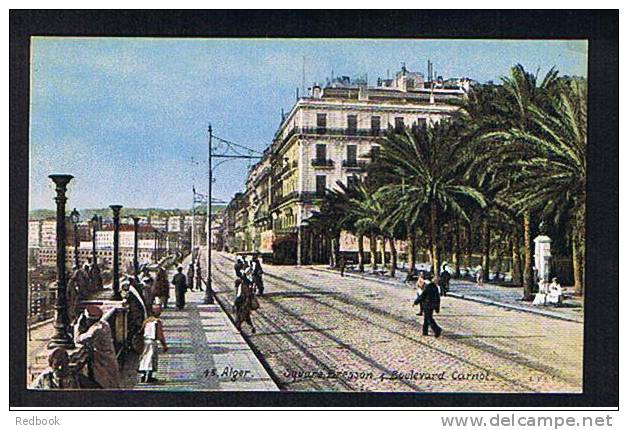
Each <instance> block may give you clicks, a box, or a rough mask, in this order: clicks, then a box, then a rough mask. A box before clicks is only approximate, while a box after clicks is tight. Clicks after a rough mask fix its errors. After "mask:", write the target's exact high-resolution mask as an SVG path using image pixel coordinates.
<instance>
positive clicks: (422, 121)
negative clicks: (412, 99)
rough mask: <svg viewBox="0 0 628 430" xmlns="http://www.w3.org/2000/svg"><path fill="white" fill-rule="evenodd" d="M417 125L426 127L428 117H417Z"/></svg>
mask: <svg viewBox="0 0 628 430" xmlns="http://www.w3.org/2000/svg"><path fill="white" fill-rule="evenodd" d="M416 125H417V126H419V127H425V126H426V125H427V119H426V118H417V120H416Z"/></svg>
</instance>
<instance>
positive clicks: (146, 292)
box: [142, 276, 155, 314]
mask: <svg viewBox="0 0 628 430" xmlns="http://www.w3.org/2000/svg"><path fill="white" fill-rule="evenodd" d="M142 294H143V296H144V304H145V305H146V310H147V311H148V313H149V314H150V312H151V309H152V306H153V302H154V301H155V282H154V281H153V278H152V277H151V276H145V277H144V278H143V279H142Z"/></svg>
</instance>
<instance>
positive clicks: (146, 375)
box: [138, 304, 168, 382]
mask: <svg viewBox="0 0 628 430" xmlns="http://www.w3.org/2000/svg"><path fill="white" fill-rule="evenodd" d="M152 312H153V315H152V316H149V317H148V318H146V319H145V320H144V323H143V324H142V336H143V338H144V350H143V351H142V355H141V357H140V366H139V369H138V370H139V372H140V373H141V377H140V382H157V379H156V378H154V377H153V372H156V371H157V370H158V358H159V349H158V348H159V346H158V345H157V341H159V342H160V343H161V346H162V348H163V350H164V352H167V351H168V345H167V344H166V337H165V336H164V326H163V323H162V321H161V319H160V318H159V316H160V315H161V305H159V304H155V305H153V308H152Z"/></svg>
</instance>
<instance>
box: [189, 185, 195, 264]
mask: <svg viewBox="0 0 628 430" xmlns="http://www.w3.org/2000/svg"><path fill="white" fill-rule="evenodd" d="M195 217H196V189H195V188H194V185H192V231H191V232H190V242H191V248H192V250H191V252H190V253H191V254H192V262H194V226H195V225H196V220H195Z"/></svg>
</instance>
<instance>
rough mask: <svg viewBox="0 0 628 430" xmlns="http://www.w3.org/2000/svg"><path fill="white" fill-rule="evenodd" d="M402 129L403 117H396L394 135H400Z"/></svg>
mask: <svg viewBox="0 0 628 430" xmlns="http://www.w3.org/2000/svg"><path fill="white" fill-rule="evenodd" d="M403 129H404V123H403V117H400V116H398V117H396V118H395V133H401V132H403Z"/></svg>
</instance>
